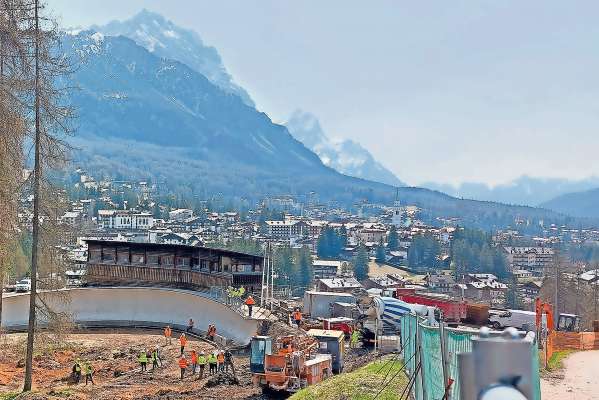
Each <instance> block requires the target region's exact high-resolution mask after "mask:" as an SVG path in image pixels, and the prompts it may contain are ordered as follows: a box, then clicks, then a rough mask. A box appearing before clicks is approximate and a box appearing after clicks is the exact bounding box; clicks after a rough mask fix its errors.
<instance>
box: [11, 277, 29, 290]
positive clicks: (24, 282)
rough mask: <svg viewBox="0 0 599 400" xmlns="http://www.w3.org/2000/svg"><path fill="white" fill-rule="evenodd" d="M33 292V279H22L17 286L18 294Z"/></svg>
mask: <svg viewBox="0 0 599 400" xmlns="http://www.w3.org/2000/svg"><path fill="white" fill-rule="evenodd" d="M30 290H31V279H29V278H25V279H21V280H20V281H18V282H17V284H16V285H15V291H16V292H29V291H30Z"/></svg>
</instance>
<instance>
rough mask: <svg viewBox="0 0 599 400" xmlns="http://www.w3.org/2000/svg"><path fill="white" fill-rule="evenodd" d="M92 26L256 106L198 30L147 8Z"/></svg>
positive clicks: (93, 28)
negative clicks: (183, 66) (185, 68)
mask: <svg viewBox="0 0 599 400" xmlns="http://www.w3.org/2000/svg"><path fill="white" fill-rule="evenodd" d="M90 29H91V30H94V31H97V32H100V33H103V34H104V35H107V36H119V35H122V36H125V37H128V38H130V39H132V40H134V41H135V42H136V43H137V44H139V45H140V46H143V47H145V48H146V49H147V50H149V51H150V52H151V53H154V54H156V55H157V56H159V57H164V58H168V59H171V60H176V61H180V62H182V63H183V64H186V65H187V66H188V67H191V68H192V69H195V70H196V71H197V72H199V73H200V74H202V75H204V76H205V77H206V78H208V80H209V81H211V82H212V83H214V84H215V85H217V86H218V87H220V88H221V89H223V90H224V91H225V92H228V93H234V94H236V95H238V96H239V97H241V99H242V100H243V102H244V103H245V104H247V105H249V106H251V107H254V102H253V101H252V99H251V98H250V95H249V94H248V93H247V92H246V91H245V89H243V88H242V87H241V86H239V85H237V84H236V83H235V82H234V81H233V78H232V77H231V75H230V74H229V73H228V72H227V70H226V68H225V67H224V65H223V62H222V60H221V58H220V55H219V54H218V51H217V50H216V49H215V48H214V47H212V46H207V45H205V44H204V42H203V41H202V38H201V37H200V36H199V35H198V34H197V33H196V32H194V31H192V30H188V29H183V28H181V27H179V26H177V25H175V24H174V23H172V22H171V21H169V20H167V19H166V18H164V17H163V16H162V15H160V14H157V13H154V12H151V11H148V10H145V9H144V10H142V11H141V12H139V13H138V14H137V15H135V16H133V17H131V18H130V19H128V20H126V21H112V22H109V23H108V24H106V25H104V26H92V27H91V28H90Z"/></svg>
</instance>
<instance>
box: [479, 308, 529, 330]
mask: <svg viewBox="0 0 599 400" xmlns="http://www.w3.org/2000/svg"><path fill="white" fill-rule="evenodd" d="M536 316H537V314H536V313H535V312H534V311H524V310H489V322H490V323H491V326H492V327H493V328H494V329H502V328H508V327H512V328H516V329H520V330H534V329H535V325H536Z"/></svg>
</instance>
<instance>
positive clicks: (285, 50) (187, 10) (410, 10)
mask: <svg viewBox="0 0 599 400" xmlns="http://www.w3.org/2000/svg"><path fill="white" fill-rule="evenodd" d="M48 3H49V6H50V8H53V9H54V10H55V13H56V14H57V15H59V16H62V23H63V24H64V25H65V26H77V25H83V26H87V25H90V24H93V23H97V24H101V23H105V22H107V21H109V20H111V19H126V18H128V17H130V16H132V15H133V14H135V13H137V12H138V11H139V10H141V9H142V8H144V7H145V8H147V9H149V10H151V11H156V12H159V13H161V14H163V15H164V16H165V17H167V18H168V19H171V20H172V21H173V22H175V23H177V24H179V25H181V26H184V27H187V28H192V29H194V30H195V31H197V32H198V33H199V34H200V36H201V37H202V38H203V39H204V41H205V42H206V43H207V44H211V45H213V46H215V47H216V48H217V49H218V51H219V52H220V54H221V56H222V58H223V60H224V63H225V65H226V67H227V69H228V70H229V72H231V74H232V75H233V76H234V78H235V80H236V81H237V82H238V83H239V84H241V85H242V86H243V87H245V88H246V89H247V90H248V92H249V93H250V95H251V96H252V98H253V99H254V100H255V101H256V104H257V107H258V108H259V109H260V110H262V111H264V112H266V113H267V114H268V115H270V117H271V118H272V119H273V120H274V121H276V122H283V121H285V120H286V119H287V117H288V116H289V115H290V113H291V112H292V111H293V110H294V109H296V108H301V109H304V110H306V111H310V112H312V113H314V114H315V115H316V116H317V117H318V118H319V119H320V120H321V123H322V125H323V127H324V129H325V130H326V132H327V134H328V135H329V136H332V137H345V138H351V139H355V140H357V141H358V142H360V143H361V144H362V145H363V146H364V147H366V148H368V149H369V150H370V151H371V152H372V153H373V154H374V155H375V157H376V158H377V159H379V160H380V161H381V162H382V163H383V164H384V165H386V166H387V167H388V168H390V169H391V170H392V171H393V172H395V173H396V175H397V176H398V177H399V178H400V179H402V180H404V181H406V182H408V183H410V184H417V183H421V182H425V181H436V182H447V183H458V182H463V181H481V182H487V183H490V184H496V183H501V182H506V181H509V180H511V179H513V178H515V177H517V176H520V175H522V174H528V175H532V176H542V177H567V178H583V177H586V176H589V175H593V174H595V175H599V162H597V161H596V160H597V158H598V155H599V129H598V127H599V23H598V22H597V21H598V19H599V2H596V1H588V2H584V1H550V0H544V1H517V0H513V1H508V0H503V1H478V0H477V1H468V2H466V1H456V0H454V1H441V0H439V1H430V2H418V1H416V2H415V1H397V0H395V1H393V0H389V1H368V2H366V1H358V0H356V1H352V0H339V1H337V0H327V1H322V0H301V1H294V2H292V1H284V0H262V1H261V0H238V1H232V0H218V1H213V0H211V1H197V0H189V1H184V0H179V1H177V0H162V1H159V0H126V1H123V0H118V1H117V0H102V1H83V0H79V1H75V0H48Z"/></svg>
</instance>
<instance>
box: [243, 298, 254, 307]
mask: <svg viewBox="0 0 599 400" xmlns="http://www.w3.org/2000/svg"><path fill="white" fill-rule="evenodd" d="M245 304H246V305H247V306H253V305H254V304H256V302H255V301H254V298H253V297H248V298H247V299H246V300H245Z"/></svg>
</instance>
